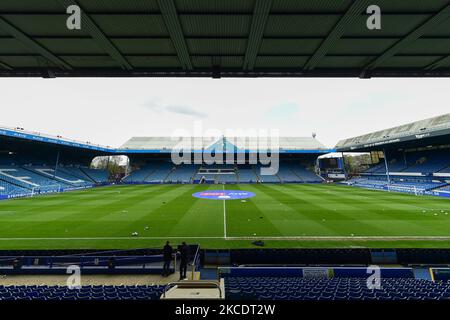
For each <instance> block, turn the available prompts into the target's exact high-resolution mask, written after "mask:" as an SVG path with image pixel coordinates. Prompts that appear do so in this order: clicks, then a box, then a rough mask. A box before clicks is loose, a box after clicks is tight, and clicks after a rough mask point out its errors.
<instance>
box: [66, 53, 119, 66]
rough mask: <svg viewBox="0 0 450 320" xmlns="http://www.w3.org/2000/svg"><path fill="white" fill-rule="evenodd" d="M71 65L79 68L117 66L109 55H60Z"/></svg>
mask: <svg viewBox="0 0 450 320" xmlns="http://www.w3.org/2000/svg"><path fill="white" fill-rule="evenodd" d="M60 58H61V59H63V60H64V61H66V62H67V63H68V64H70V65H71V66H72V67H75V68H76V67H79V68H93V67H99V68H112V67H117V66H118V65H117V62H116V61H115V60H114V59H113V58H111V57H110V56H107V55H105V56H82V57H80V56H60Z"/></svg>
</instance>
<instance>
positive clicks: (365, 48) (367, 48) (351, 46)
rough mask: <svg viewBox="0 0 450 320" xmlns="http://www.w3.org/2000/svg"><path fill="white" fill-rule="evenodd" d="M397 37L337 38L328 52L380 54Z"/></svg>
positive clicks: (394, 41)
mask: <svg viewBox="0 0 450 320" xmlns="http://www.w3.org/2000/svg"><path fill="white" fill-rule="evenodd" d="M399 40H400V38H398V39H395V38H394V39H392V38H385V39H339V41H337V42H336V44H335V45H334V47H332V48H331V49H330V51H329V52H328V54H330V55H333V54H350V55H354V54H361V55H364V54H369V55H371V54H381V53H383V52H384V51H386V50H387V49H389V48H390V47H391V46H392V45H394V44H395V43H396V42H397V41H399Z"/></svg>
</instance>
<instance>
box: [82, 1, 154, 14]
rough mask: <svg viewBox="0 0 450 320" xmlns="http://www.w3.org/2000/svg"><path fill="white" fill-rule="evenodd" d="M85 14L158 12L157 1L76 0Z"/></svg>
mask: <svg viewBox="0 0 450 320" xmlns="http://www.w3.org/2000/svg"><path fill="white" fill-rule="evenodd" d="M78 3H79V4H80V6H81V7H82V8H83V9H84V10H86V11H87V12H137V11H138V12H139V11H143V12H145V11H149V12H155V11H156V12H159V7H158V2H157V0H127V1H124V0H96V1H92V0H78Z"/></svg>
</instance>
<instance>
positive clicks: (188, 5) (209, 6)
mask: <svg viewBox="0 0 450 320" xmlns="http://www.w3.org/2000/svg"><path fill="white" fill-rule="evenodd" d="M175 6H176V7H177V9H178V11H179V12H242V13H245V12H247V13H251V12H253V8H254V6H255V0H216V1H211V0H175Z"/></svg>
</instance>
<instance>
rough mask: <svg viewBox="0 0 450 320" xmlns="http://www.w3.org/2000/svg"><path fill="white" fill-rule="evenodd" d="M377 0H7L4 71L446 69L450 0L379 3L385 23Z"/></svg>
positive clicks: (377, 72) (437, 72)
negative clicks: (75, 13)
mask: <svg viewBox="0 0 450 320" xmlns="http://www.w3.org/2000/svg"><path fill="white" fill-rule="evenodd" d="M72 4H76V5H79V6H80V8H81V10H82V21H81V30H69V29H68V28H67V27H66V20H67V18H68V16H69V15H68V14H67V13H66V9H67V7H68V6H69V5H72ZM371 4H373V3H372V1H369V0H339V1H337V0H336V1H332V0H324V1H317V0H146V1H138V0H114V1H103V0H76V1H75V0H40V1H35V0H20V1H17V0H2V1H1V2H0V76H3V77H11V76H20V77H22V76H24V77H25V76H35V77H68V76H85V77H91V76H141V77H145V76H198V77H230V76H233V77H257V76H269V77H284V76H289V77H309V76H317V77H325V76H327V77H328V76H341V77H380V76H383V77H385V76H386V77H396V76H410V77H416V76H425V77H427V76H447V77H448V76H450V19H449V13H450V4H449V1H448V0H426V1H424V0H408V1H404V0H377V1H376V4H377V5H378V6H379V7H380V8H381V13H382V20H381V30H369V29H368V28H367V26H366V20H367V18H368V15H367V13H366V9H367V7H368V6H369V5H371Z"/></svg>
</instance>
